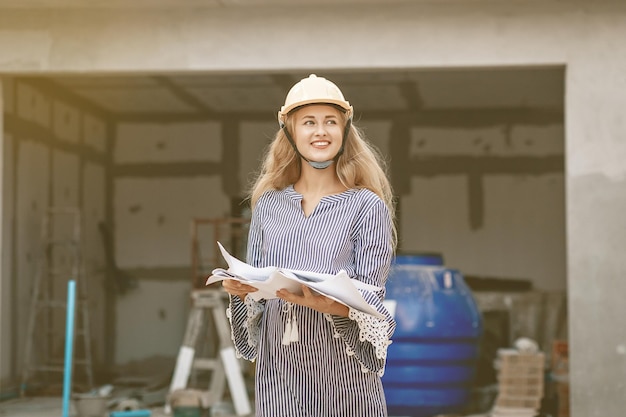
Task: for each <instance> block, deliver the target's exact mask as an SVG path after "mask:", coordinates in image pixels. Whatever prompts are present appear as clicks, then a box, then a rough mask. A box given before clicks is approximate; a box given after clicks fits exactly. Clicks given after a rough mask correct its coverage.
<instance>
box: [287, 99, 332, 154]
mask: <svg viewBox="0 0 626 417" xmlns="http://www.w3.org/2000/svg"><path fill="white" fill-rule="evenodd" d="M293 117H294V131H293V136H294V141H295V142H296V146H297V147H298V150H299V151H300V153H301V154H302V156H304V157H305V158H307V159H308V160H310V161H316V162H322V161H328V160H331V159H333V158H334V157H335V156H336V155H337V152H339V149H341V142H342V140H343V117H342V113H341V111H340V110H339V109H337V108H336V107H334V106H329V105H325V104H311V105H308V106H304V107H302V108H300V109H298V110H296V111H295V112H294V115H293Z"/></svg>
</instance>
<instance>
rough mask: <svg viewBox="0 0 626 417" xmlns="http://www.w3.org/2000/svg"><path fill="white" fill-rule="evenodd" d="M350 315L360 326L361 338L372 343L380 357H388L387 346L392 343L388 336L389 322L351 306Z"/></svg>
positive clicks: (362, 340)
mask: <svg viewBox="0 0 626 417" xmlns="http://www.w3.org/2000/svg"><path fill="white" fill-rule="evenodd" d="M348 317H349V318H350V320H353V321H355V322H356V323H357V324H358V326H359V340H360V341H361V342H369V343H370V344H372V346H374V348H375V349H376V357H377V358H378V359H383V360H384V359H386V358H387V347H388V346H389V345H390V344H391V341H390V340H389V337H388V331H389V322H387V321H386V320H383V319H379V318H377V317H374V316H372V315H370V314H367V313H363V312H362V311H358V310H355V309H353V308H350V313H349V315H348Z"/></svg>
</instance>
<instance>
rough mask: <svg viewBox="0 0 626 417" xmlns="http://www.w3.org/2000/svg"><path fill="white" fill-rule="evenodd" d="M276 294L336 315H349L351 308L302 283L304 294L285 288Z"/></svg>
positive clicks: (290, 300) (292, 301) (286, 299)
mask: <svg viewBox="0 0 626 417" xmlns="http://www.w3.org/2000/svg"><path fill="white" fill-rule="evenodd" d="M276 296H277V297H278V298H280V299H283V300H285V301H289V302H291V303H294V304H299V305H301V306H305V307H309V308H312V309H313V310H317V311H319V312H320V313H328V314H333V315H335V316H342V317H348V314H349V312H350V309H349V308H348V307H347V306H345V305H343V304H341V303H339V302H337V301H335V300H333V299H331V298H328V297H326V296H324V295H321V294H318V293H316V292H314V291H312V290H311V289H310V288H309V287H307V286H306V285H302V295H298V294H294V293H292V292H289V291H287V290H286V289H284V288H283V289H281V290H278V291H276Z"/></svg>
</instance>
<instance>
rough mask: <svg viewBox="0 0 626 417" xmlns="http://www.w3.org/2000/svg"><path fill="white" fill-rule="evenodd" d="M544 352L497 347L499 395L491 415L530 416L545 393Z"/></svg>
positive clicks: (534, 413) (500, 416) (536, 410)
mask: <svg viewBox="0 0 626 417" xmlns="http://www.w3.org/2000/svg"><path fill="white" fill-rule="evenodd" d="M544 368H545V355H544V354H543V353H541V352H538V353H523V352H518V351H517V350H509V349H500V350H499V351H498V358H497V360H496V369H497V370H498V395H497V397H496V401H495V404H494V407H493V410H492V412H491V417H503V416H506V417H533V416H535V415H537V414H538V412H539V409H540V408H541V400H542V399H543V395H544Z"/></svg>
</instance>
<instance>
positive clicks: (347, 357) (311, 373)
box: [228, 186, 395, 417]
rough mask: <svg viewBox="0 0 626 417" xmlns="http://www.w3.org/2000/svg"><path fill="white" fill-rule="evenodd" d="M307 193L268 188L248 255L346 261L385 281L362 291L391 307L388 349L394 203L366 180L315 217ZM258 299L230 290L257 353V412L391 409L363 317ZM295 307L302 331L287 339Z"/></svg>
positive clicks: (331, 269)
mask: <svg viewBox="0 0 626 417" xmlns="http://www.w3.org/2000/svg"><path fill="white" fill-rule="evenodd" d="M301 202H302V196H301V195H300V194H298V193H297V192H296V191H295V190H294V189H293V187H292V186H289V187H287V188H285V189H284V190H280V191H270V192H267V193H265V194H264V195H263V196H261V198H260V199H259V201H258V202H257V205H256V207H255V209H254V212H253V215H252V222H251V225H250V235H249V242H248V254H247V262H248V263H249V264H251V265H253V266H257V267H265V266H278V267H283V268H290V269H300V270H309V271H314V272H320V273H329V274H335V273H337V272H339V271H340V270H341V269H344V270H345V271H347V273H348V275H349V276H351V277H352V278H357V279H359V280H361V281H363V282H366V283H368V284H372V285H375V286H378V287H380V288H381V290H380V291H378V292H375V293H372V292H363V291H362V294H363V297H364V298H365V299H366V301H367V302H368V303H369V304H371V305H372V306H374V307H375V308H376V309H377V310H378V311H380V312H383V313H384V314H385V317H386V319H385V320H384V322H386V323H383V324H384V325H385V326H387V325H388V328H387V332H386V334H383V336H382V338H383V339H385V340H381V343H385V352H386V343H388V341H389V339H390V337H391V335H392V333H393V331H394V329H395V322H394V321H393V318H391V316H390V315H389V313H388V312H387V310H386V309H385V308H384V306H383V304H382V299H383V298H384V285H385V281H386V280H387V276H388V273H389V269H390V265H391V260H392V257H393V247H392V226H391V220H390V216H389V212H388V209H387V207H386V206H385V204H384V203H383V201H382V200H381V199H380V198H379V197H378V196H377V195H376V194H374V193H373V192H371V191H369V190H367V189H350V190H347V191H345V192H343V193H341V194H337V195H332V196H327V197H324V198H322V199H321V201H320V202H319V204H318V205H317V207H316V208H315V210H314V211H313V212H312V213H311V214H310V215H309V216H308V217H305V215H304V212H303V210H302V206H301ZM253 304H255V302H251V300H248V301H246V303H244V302H242V301H241V300H240V299H239V298H238V297H231V303H230V308H229V312H228V315H229V317H230V320H231V326H232V336H233V341H234V343H235V347H236V350H237V352H238V354H239V355H241V356H243V357H244V358H246V359H249V360H255V359H256V362H257V365H256V382H255V398H256V401H255V403H256V404H255V409H256V415H257V417H282V416H284V417H299V416H302V417H305V416H306V417H313V416H324V417H332V416H336V417H355V416H358V417H380V416H386V415H387V410H386V403H385V396H384V392H383V388H382V383H381V380H380V375H381V374H382V372H383V370H384V366H385V355H382V357H380V356H381V355H380V351H379V354H378V355H377V354H376V348H375V346H374V345H373V344H372V343H370V342H369V341H367V340H361V339H360V337H359V336H360V334H361V331H360V330H361V329H360V328H359V324H358V323H357V321H354V320H351V319H350V318H344V317H338V316H329V315H324V314H322V313H319V312H317V311H315V310H312V309H310V308H307V307H302V306H299V305H293V307H292V311H291V312H289V313H285V310H288V309H286V308H285V307H286V303H285V302H284V301H282V300H280V299H272V300H262V301H261V303H256V305H253ZM288 314H293V315H294V317H295V318H296V320H297V323H298V328H299V341H297V342H292V343H289V344H286V345H285V344H283V343H281V340H282V338H283V333H284V330H285V324H286V321H287V319H288ZM327 317H328V319H327ZM331 317H332V319H331V320H329V319H330V318H331ZM369 317H371V316H369ZM377 320H380V319H377ZM361 325H363V324H361Z"/></svg>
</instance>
